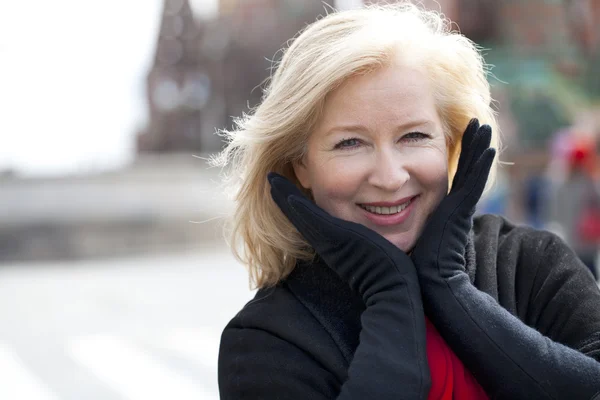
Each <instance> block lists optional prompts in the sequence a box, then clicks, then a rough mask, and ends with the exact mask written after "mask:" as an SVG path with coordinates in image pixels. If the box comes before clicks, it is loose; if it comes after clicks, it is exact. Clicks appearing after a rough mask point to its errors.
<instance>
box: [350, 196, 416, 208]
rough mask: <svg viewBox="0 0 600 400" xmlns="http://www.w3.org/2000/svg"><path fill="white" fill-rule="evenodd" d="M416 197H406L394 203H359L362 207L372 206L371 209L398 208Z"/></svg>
mask: <svg viewBox="0 0 600 400" xmlns="http://www.w3.org/2000/svg"><path fill="white" fill-rule="evenodd" d="M415 197H417V196H408V197H404V198H402V199H400V200H396V201H394V202H389V201H380V202H377V203H360V204H361V205H363V206H372V207H395V206H399V205H400V204H403V203H406V202H407V201H409V200H410V199H414V198H415Z"/></svg>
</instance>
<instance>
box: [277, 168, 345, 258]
mask: <svg viewBox="0 0 600 400" xmlns="http://www.w3.org/2000/svg"><path fill="white" fill-rule="evenodd" d="M268 180H269V183H270V184H271V196H272V197H273V200H274V201H275V203H276V204H277V205H278V206H279V208H280V209H281V211H282V212H283V213H284V214H285V216H286V217H287V218H288V219H289V221H290V222H291V223H292V224H293V225H294V226H295V227H296V229H297V230H298V232H300V234H301V235H302V236H303V237H304V238H305V239H306V240H307V241H308V242H309V243H310V244H311V246H313V247H314V248H315V249H318V248H319V247H320V246H319V243H320V242H324V241H325V242H328V243H331V242H332V241H336V240H338V241H339V240H345V239H344V237H345V236H346V235H347V233H346V232H343V231H342V229H343V227H344V225H345V224H350V223H349V222H346V221H343V220H340V219H338V218H335V217H333V216H331V215H330V214H329V213H327V212H326V211H325V210H323V209H322V208H320V207H319V206H318V205H316V204H315V203H314V202H312V201H311V200H309V199H308V198H306V196H304V194H303V193H302V192H301V191H300V189H299V188H298V187H297V186H296V185H295V184H293V183H292V182H290V181H289V180H288V179H287V178H285V177H283V176H281V175H279V174H276V173H269V175H268Z"/></svg>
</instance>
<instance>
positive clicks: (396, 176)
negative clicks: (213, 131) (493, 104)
mask: <svg viewBox="0 0 600 400" xmlns="http://www.w3.org/2000/svg"><path fill="white" fill-rule="evenodd" d="M447 27H448V24H447V22H446V21H444V20H443V19H441V18H440V17H439V15H438V14H436V13H432V12H426V11H423V10H420V9H419V8H417V7H415V6H412V5H409V4H401V5H389V6H384V7H381V6H376V7H375V6H374V7H369V8H365V9H361V10H355V11H346V12H340V13H333V14H330V15H328V16H326V17H324V18H323V19H321V20H319V21H318V22H316V23H314V24H313V25H311V26H309V27H308V28H307V29H306V30H305V31H304V32H303V33H302V34H301V35H300V36H298V37H297V38H296V39H295V40H294V42H293V43H292V44H291V46H290V47H289V48H288V49H287V50H286V52H285V54H284V56H283V58H282V60H281V63H280V64H279V65H278V68H277V71H276V73H275V74H274V76H273V78H272V81H271V83H270V85H269V87H268V89H267V90H266V93H265V96H264V98H263V101H262V103H261V104H260V106H259V107H258V108H257V109H256V110H255V111H254V113H253V114H252V115H250V116H247V117H246V118H245V119H243V120H240V121H239V124H238V129H237V130H235V131H233V132H229V133H228V136H229V139H230V142H229V144H228V146H227V148H226V149H225V150H224V152H223V153H221V157H220V158H217V159H216V160H215V162H216V164H220V165H228V164H229V166H230V168H231V170H230V171H231V176H230V178H231V181H230V183H231V184H232V185H234V187H235V188H236V190H237V191H236V204H237V207H236V210H235V214H234V216H233V225H232V232H231V239H232V243H231V244H232V247H233V249H234V250H236V254H237V255H238V257H239V258H240V259H241V260H243V262H244V263H246V265H247V266H248V269H249V272H250V276H251V278H252V280H253V282H254V283H255V284H256V286H257V287H258V288H259V289H260V290H259V291H258V292H257V294H256V297H255V298H254V299H253V300H252V301H250V302H249V303H248V304H247V305H246V306H245V307H244V308H243V309H242V310H241V311H240V312H239V313H238V314H237V315H236V316H235V317H234V318H233V319H232V320H231V322H230V323H229V324H228V325H227V327H226V328H225V330H224V332H223V335H222V338H221V347H220V355H219V386H220V393H221V398H222V399H283V398H285V399H365V398H375V399H388V398H389V399H397V398H406V399H425V398H429V399H483V398H507V399H537V398H552V399H562V398H566V396H569V398H577V399H600V361H599V360H600V292H599V290H598V287H597V286H596V285H595V283H594V281H593V278H592V277H591V274H590V273H589V271H588V270H587V269H586V268H585V267H584V266H583V265H582V264H581V262H580V261H578V259H577V257H576V256H575V255H574V254H573V252H572V251H571V250H570V249H569V248H568V247H567V246H566V245H565V244H564V243H563V242H561V241H560V240H559V239H558V238H557V237H556V236H554V235H552V234H550V233H547V232H543V231H536V230H533V229H530V228H525V227H516V226H514V225H512V224H511V223H510V222H508V221H506V220H505V219H503V218H501V217H497V216H491V215H484V216H481V217H477V218H475V219H473V218H472V215H473V212H474V208H475V206H476V203H477V201H478V200H479V197H480V196H481V194H482V192H483V190H484V188H485V186H486V184H487V182H488V181H489V182H491V180H492V178H493V173H494V170H495V167H496V166H495V164H494V162H495V161H494V160H495V150H494V148H497V147H498V145H499V142H498V138H497V134H496V131H497V129H496V123H495V119H494V113H493V112H492V110H491V108H490V94H489V86H488V84H487V81H486V78H485V69H484V64H483V60H482V59H481V57H480V55H479V53H478V52H477V50H476V48H475V46H474V45H473V44H472V43H471V42H470V41H469V40H467V39H466V38H464V37H463V36H461V35H459V34H456V33H452V32H450V31H449V30H448V28H447ZM472 118H474V119H472ZM479 121H481V122H482V123H484V125H481V126H480V123H479ZM267 176H268V180H267ZM488 176H489V177H490V179H488ZM450 182H452V184H451V185H449V183H450Z"/></svg>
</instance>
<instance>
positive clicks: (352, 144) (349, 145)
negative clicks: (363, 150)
mask: <svg viewBox="0 0 600 400" xmlns="http://www.w3.org/2000/svg"><path fill="white" fill-rule="evenodd" d="M360 143H361V142H360V139H357V138H351V139H342V140H341V141H339V142H338V143H337V144H336V145H335V147H334V148H335V149H340V150H351V149H354V148H356V147H358V146H360Z"/></svg>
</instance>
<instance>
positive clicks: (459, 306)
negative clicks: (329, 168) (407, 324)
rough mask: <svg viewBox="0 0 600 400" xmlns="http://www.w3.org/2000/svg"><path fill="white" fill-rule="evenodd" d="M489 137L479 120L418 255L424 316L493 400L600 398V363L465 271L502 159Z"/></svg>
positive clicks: (415, 258) (464, 143)
mask: <svg viewBox="0 0 600 400" xmlns="http://www.w3.org/2000/svg"><path fill="white" fill-rule="evenodd" d="M490 139H491V128H490V127H489V126H487V125H483V126H481V127H479V123H478V122H477V120H472V121H471V123H470V124H469V126H468V127H467V129H466V131H465V133H464V136H463V139H462V151H461V155H460V158H459V162H458V170H457V172H456V175H455V178H454V181H453V184H452V190H451V191H450V193H449V194H448V195H447V196H446V197H445V198H444V199H443V200H442V202H441V203H440V205H439V207H438V208H437V209H436V211H435V212H434V213H433V214H432V216H431V217H430V219H429V221H428V224H427V226H426V228H425V230H424V231H423V234H422V235H421V237H420V238H419V240H418V241H417V244H416V246H415V248H414V250H413V252H412V254H411V257H412V259H413V261H414V263H415V266H416V268H417V271H418V274H419V281H420V284H421V290H422V292H423V302H424V305H425V311H426V313H427V315H428V317H429V318H430V320H431V321H432V322H433V323H434V325H435V326H436V327H437V329H438V330H439V332H440V333H441V334H442V336H443V337H444V338H445V339H446V341H447V342H448V344H449V345H450V346H451V347H452V349H453V350H454V352H455V353H456V354H457V355H458V356H459V358H460V359H461V360H462V361H463V363H464V364H465V365H466V367H467V368H468V369H469V370H470V371H471V372H472V373H473V375H474V376H475V377H476V378H477V380H478V381H479V383H480V384H481V385H482V387H483V388H484V389H485V390H486V391H487V392H488V394H489V395H490V398H495V399H500V398H506V399H567V398H572V399H592V398H593V396H594V395H595V394H599V393H600V392H599V391H600V364H599V363H598V362H596V361H595V360H594V359H592V358H589V357H587V356H585V355H583V354H581V353H579V352H577V351H576V350H573V349H570V348H568V347H566V346H563V345H562V344H559V343H556V342H553V341H552V340H550V339H549V338H547V337H545V336H543V335H542V334H541V333H539V332H538V331H536V330H535V329H533V328H530V327H528V326H527V325H525V324H524V323H523V322H521V321H520V320H519V319H518V318H516V317H515V316H513V315H512V314H510V313H509V312H508V311H507V310H505V309H504V308H502V307H501V306H500V305H499V304H498V303H497V302H496V301H495V300H494V299H493V298H492V297H490V296H488V295H487V294H485V293H483V292H480V291H479V290H477V288H475V287H474V286H473V285H472V284H471V282H470V280H469V277H468V275H467V273H466V272H465V259H464V254H465V248H466V245H467V240H468V235H469V232H470V230H471V227H472V216H473V213H474V211H475V205H476V204H477V202H478V201H479V198H480V196H481V194H482V192H483V189H484V187H485V184H486V181H487V177H488V174H489V171H490V167H491V164H492V161H493V159H494V155H495V150H494V149H492V148H489V145H490ZM599 397H600V394H599Z"/></svg>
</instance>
